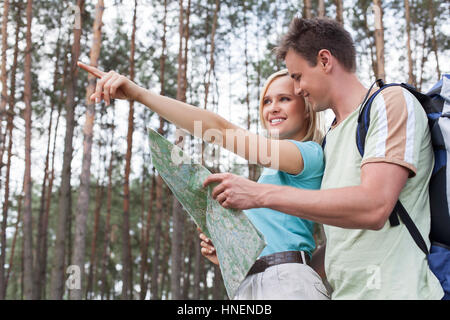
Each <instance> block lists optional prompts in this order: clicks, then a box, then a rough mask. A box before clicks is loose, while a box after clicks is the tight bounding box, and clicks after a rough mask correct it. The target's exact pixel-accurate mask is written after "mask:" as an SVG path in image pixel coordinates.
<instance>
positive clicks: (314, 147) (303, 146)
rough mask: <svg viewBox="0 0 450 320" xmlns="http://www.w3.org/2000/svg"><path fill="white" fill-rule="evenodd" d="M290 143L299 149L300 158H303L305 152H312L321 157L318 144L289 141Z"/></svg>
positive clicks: (321, 153) (321, 150)
mask: <svg viewBox="0 0 450 320" xmlns="http://www.w3.org/2000/svg"><path fill="white" fill-rule="evenodd" d="M289 141H291V142H292V143H294V144H295V145H296V146H297V148H299V149H300V152H301V153H302V156H304V155H303V154H304V153H305V152H308V153H310V152H312V153H314V154H316V155H319V156H321V157H323V149H322V146H321V145H320V144H318V143H317V142H314V141H297V140H289Z"/></svg>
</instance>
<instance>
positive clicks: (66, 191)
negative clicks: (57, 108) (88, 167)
mask: <svg viewBox="0 0 450 320" xmlns="http://www.w3.org/2000/svg"><path fill="white" fill-rule="evenodd" d="M84 4H85V1H84V0H77V7H76V8H77V11H76V15H75V19H76V20H77V21H76V23H75V24H74V28H73V43H72V49H71V52H72V54H71V63H70V71H69V76H68V78H67V88H66V101H65V106H66V133H65V139H64V155H63V165H62V174H61V187H60V194H59V209H58V225H57V230H56V243H55V252H54V256H53V270H52V276H51V298H52V299H54V300H60V299H62V297H63V294H64V265H65V256H66V235H67V220H68V215H69V211H71V206H70V203H71V185H70V178H71V163H72V153H73V145H72V141H73V132H74V128H75V93H76V91H77V88H78V85H77V80H78V66H77V61H78V58H79V56H80V40H81V33H82V28H81V26H82V13H83V11H84Z"/></svg>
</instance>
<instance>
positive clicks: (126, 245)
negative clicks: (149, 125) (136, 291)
mask: <svg viewBox="0 0 450 320" xmlns="http://www.w3.org/2000/svg"><path fill="white" fill-rule="evenodd" d="M136 19H137V0H135V1H134V14H133V30H132V33H131V50H130V79H131V81H134V77H135V51H136ZM133 132H134V101H133V100H130V109H129V113H128V133H127V153H126V155H125V176H124V179H125V182H124V189H123V191H124V192H123V193H124V194H123V224H122V264H123V268H122V299H124V300H128V299H132V290H133V280H132V275H133V272H132V264H131V242H130V241H131V240H130V171H131V156H132V144H133Z"/></svg>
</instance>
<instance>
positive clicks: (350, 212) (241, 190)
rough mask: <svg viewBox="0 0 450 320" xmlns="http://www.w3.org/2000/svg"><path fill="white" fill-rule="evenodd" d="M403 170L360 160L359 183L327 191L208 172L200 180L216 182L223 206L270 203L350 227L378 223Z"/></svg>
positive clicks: (396, 194)
mask: <svg viewBox="0 0 450 320" xmlns="http://www.w3.org/2000/svg"><path fill="white" fill-rule="evenodd" d="M408 175H409V171H408V170H407V169H406V168H404V167H402V166H399V165H396V164H392V163H384V162H375V163H367V164H364V165H363V166H362V168H361V184H360V185H359V186H354V187H345V188H338V189H329V190H304V189H298V188H293V187H285V186H274V185H267V184H257V183H252V182H251V181H248V180H246V179H243V178H240V177H237V176H234V175H231V174H217V175H211V176H210V177H208V179H206V180H205V182H204V185H208V184H209V183H212V182H220V184H219V185H218V186H216V187H215V188H214V190H213V193H212V196H213V197H214V198H215V199H216V200H217V201H219V202H220V203H221V204H222V206H223V207H225V208H235V209H249V208H259V207H264V208H271V209H274V210H277V211H280V212H284V213H287V214H290V215H294V216H298V217H300V218H304V219H307V220H312V221H316V222H318V223H323V224H327V225H333V226H337V227H342V228H350V229H371V230H379V229H381V228H383V226H384V224H385V223H386V221H387V219H388V218H389V215H390V213H391V212H392V210H393V208H394V206H395V203H396V202H397V200H398V197H399V195H400V192H401V190H402V189H403V187H404V186H405V184H406V181H407V179H408Z"/></svg>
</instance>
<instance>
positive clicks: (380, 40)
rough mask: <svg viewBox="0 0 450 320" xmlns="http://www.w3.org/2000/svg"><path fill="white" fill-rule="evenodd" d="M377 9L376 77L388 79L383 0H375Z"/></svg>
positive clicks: (375, 9)
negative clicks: (385, 62)
mask: <svg viewBox="0 0 450 320" xmlns="http://www.w3.org/2000/svg"><path fill="white" fill-rule="evenodd" d="M373 4H374V11H375V48H376V51H377V72H376V75H375V76H376V78H377V79H382V80H386V73H385V71H384V28H383V8H382V6H381V0H373Z"/></svg>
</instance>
